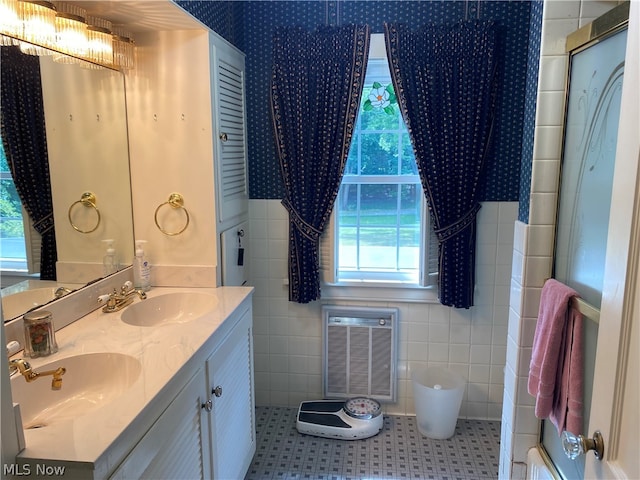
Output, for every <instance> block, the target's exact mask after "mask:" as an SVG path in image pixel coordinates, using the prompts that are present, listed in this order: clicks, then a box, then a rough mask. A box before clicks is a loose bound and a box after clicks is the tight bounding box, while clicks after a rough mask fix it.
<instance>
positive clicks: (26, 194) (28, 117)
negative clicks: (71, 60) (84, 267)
mask: <svg viewBox="0 0 640 480" xmlns="http://www.w3.org/2000/svg"><path fill="white" fill-rule="evenodd" d="M0 52H1V57H0V64H1V65H2V68H1V69H0V70H1V71H0V74H1V81H2V96H1V102H2V103H1V105H0V114H1V117H0V126H1V131H2V143H3V145H4V150H5V154H6V156H7V162H8V163H9V169H10V170H11V175H12V177H13V180H14V183H15V185H16V190H17V192H18V195H19V196H20V200H21V201H22V205H23V206H24V208H25V210H26V211H27V213H28V214H29V217H30V218H31V221H32V222H33V226H34V228H35V229H36V231H37V232H38V233H39V234H40V235H41V236H42V250H41V254H40V278H41V279H42V280H55V279H56V261H57V258H58V257H57V251H56V234H55V229H54V224H53V201H52V200H51V181H50V179H49V157H48V154H47V133H46V131H45V122H44V106H43V103H42V86H41V84H40V60H39V59H38V57H34V56H31V55H24V54H22V53H21V52H20V49H19V48H18V47H2V48H0Z"/></svg>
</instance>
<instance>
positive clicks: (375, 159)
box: [360, 133, 399, 175]
mask: <svg viewBox="0 0 640 480" xmlns="http://www.w3.org/2000/svg"><path fill="white" fill-rule="evenodd" d="M361 138H362V148H361V152H360V162H361V171H360V174H361V175H398V145H399V144H398V134H397V133H382V134H380V133H378V134H363V135H362V136H361Z"/></svg>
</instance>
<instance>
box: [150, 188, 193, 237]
mask: <svg viewBox="0 0 640 480" xmlns="http://www.w3.org/2000/svg"><path fill="white" fill-rule="evenodd" d="M165 205H169V206H170V207H171V208H180V209H182V210H184V214H185V215H186V218H187V221H186V222H185V224H184V227H182V228H181V229H180V230H178V231H176V232H168V231H167V230H165V229H164V228H162V227H161V226H160V223H159V222H158V212H159V211H160V209H161V208H162V207H164V206H165ZM153 219H154V220H155V222H156V227H158V230H160V231H161V232H162V233H164V234H165V235H168V236H170V237H173V236H175V235H180V234H181V233H182V232H184V231H185V230H186V229H187V227H188V226H189V211H188V210H187V209H186V208H185V207H184V198H182V195H180V194H179V193H175V192H174V193H172V194H171V195H169V200H167V201H166V202H164V203H161V204H160V205H158V208H156V213H155V214H154V216H153Z"/></svg>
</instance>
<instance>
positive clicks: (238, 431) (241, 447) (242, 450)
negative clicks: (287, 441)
mask: <svg viewBox="0 0 640 480" xmlns="http://www.w3.org/2000/svg"><path fill="white" fill-rule="evenodd" d="M206 372H207V386H208V392H209V394H210V400H211V412H210V415H209V416H208V422H209V431H210V432H211V453H212V456H211V458H212V470H213V478H214V479H224V480H226V479H242V478H244V475H245V473H246V472H247V469H248V468H249V465H250V464H251V460H252V458H253V454H254V453H255V450H256V433H255V405H254V403H255V402H254V388H253V335H252V322H251V316H250V315H249V314H245V316H244V317H243V318H242V319H241V320H240V322H239V323H238V325H237V326H236V328H234V329H233V332H232V333H231V334H230V336H229V337H227V340H225V342H224V344H223V345H222V346H221V347H220V348H219V349H218V350H216V351H215V352H214V353H213V354H212V355H211V357H209V359H208V360H207V362H206Z"/></svg>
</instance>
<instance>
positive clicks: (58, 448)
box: [12, 287, 253, 477]
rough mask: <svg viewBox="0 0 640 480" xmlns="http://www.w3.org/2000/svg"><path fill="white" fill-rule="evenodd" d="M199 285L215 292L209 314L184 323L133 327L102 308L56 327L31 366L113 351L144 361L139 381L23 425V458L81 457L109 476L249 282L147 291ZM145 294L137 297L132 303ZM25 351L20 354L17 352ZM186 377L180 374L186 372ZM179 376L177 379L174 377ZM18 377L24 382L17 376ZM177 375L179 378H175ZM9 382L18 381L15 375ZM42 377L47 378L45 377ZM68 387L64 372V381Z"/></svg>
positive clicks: (195, 363)
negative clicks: (39, 423)
mask: <svg viewBox="0 0 640 480" xmlns="http://www.w3.org/2000/svg"><path fill="white" fill-rule="evenodd" d="M186 291H197V292H199V293H206V294H208V295H212V296H215V297H216V298H217V303H216V306H215V308H214V309H213V310H212V311H211V313H210V314H207V315H205V316H202V317H200V318H197V319H194V320H191V321H189V322H186V323H173V324H172V323H167V324H163V325H160V326H155V327H137V326H131V325H128V324H126V323H124V322H123V321H121V319H120V315H121V313H122V312H124V311H126V308H125V309H123V310H121V311H120V312H114V313H104V312H102V309H98V310H96V311H94V312H92V313H90V314H88V315H86V316H85V317H83V318H81V319H79V320H77V321H76V322H74V323H72V324H70V325H68V326H67V327H65V328H63V329H61V330H59V331H58V332H56V339H57V342H58V347H59V350H58V352H57V353H55V354H53V355H50V356H49V357H44V358H36V359H30V360H29V362H30V363H31V366H32V368H33V369H34V370H36V371H37V370H38V368H39V367H40V366H41V365H44V364H47V363H50V362H53V361H56V360H60V359H64V358H65V357H70V356H74V355H79V354H87V353H97V352H114V353H121V354H126V355H131V356H133V357H135V358H136V359H138V360H139V361H140V363H141V366H142V371H141V373H140V376H139V377H138V379H137V380H136V381H135V383H134V384H133V385H132V386H131V387H130V388H129V389H128V390H127V391H125V392H124V393H123V394H122V395H121V396H120V397H119V398H118V399H116V400H113V401H111V402H109V403H106V404H105V405H103V406H100V407H98V408H97V409H95V410H93V411H92V412H90V413H89V414H87V415H85V416H79V417H78V418H75V419H73V420H69V421H67V422H65V423H61V424H58V425H49V426H47V427H45V428H38V429H30V430H25V441H26V448H25V450H23V451H22V452H21V453H20V455H19V456H18V458H19V459H20V460H21V461H23V462H25V461H34V462H35V461H43V460H47V461H52V462H50V463H56V464H58V463H59V464H64V463H66V462H81V463H84V464H85V466H86V468H88V469H95V470H96V472H95V474H96V476H97V477H102V476H106V475H107V474H108V473H109V472H111V471H113V469H114V468H115V467H116V466H117V465H118V464H119V463H120V462H121V461H122V460H123V459H124V457H125V456H126V454H127V453H128V451H129V450H130V449H131V448H132V447H133V446H134V445H135V443H136V442H137V441H138V440H139V439H140V438H142V436H143V435H144V433H145V432H146V431H147V430H148V428H149V427H150V426H151V425H152V423H153V421H155V419H156V418H157V417H158V416H159V415H160V413H161V412H162V409H163V408H164V407H166V406H167V402H169V401H170V400H171V399H173V398H174V397H175V396H176V395H177V393H179V391H180V389H181V388H182V387H183V386H184V385H185V384H186V382H187V381H188V380H189V379H190V378H191V376H192V375H193V374H195V373H196V371H197V369H199V368H201V367H203V365H204V361H205V360H206V359H207V357H208V356H209V354H210V353H211V351H212V349H213V348H214V347H215V346H217V344H218V343H219V342H220V341H221V340H222V339H223V338H224V336H225V335H226V334H227V333H228V332H229V330H230V329H231V327H232V324H231V323H232V322H229V323H228V324H225V320H226V319H227V318H229V316H230V315H231V314H232V313H233V312H235V311H236V309H237V308H238V307H239V306H240V305H241V304H242V303H243V302H245V301H246V303H245V305H243V309H245V308H248V306H249V305H250V301H251V300H250V294H251V292H252V291H253V288H252V287H219V288H160V287H156V288H153V289H152V290H151V291H149V292H148V294H147V295H148V298H152V297H155V296H158V295H162V294H165V293H171V292H186ZM140 301H145V300H139V299H137V298H136V300H135V301H134V304H135V303H137V302H140ZM21 355H22V352H20V353H19V354H17V355H16V357H20V356H21ZM181 377H183V378H181ZM174 379H176V381H175V382H172V381H171V380H174ZM17 380H20V381H22V379H20V378H18V379H17ZM178 380H179V381H178ZM12 381H15V380H13V379H12ZM37 381H38V382H49V380H48V379H47V378H44V379H39V380H37ZM62 388H63V389H64V377H63V387H62Z"/></svg>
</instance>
